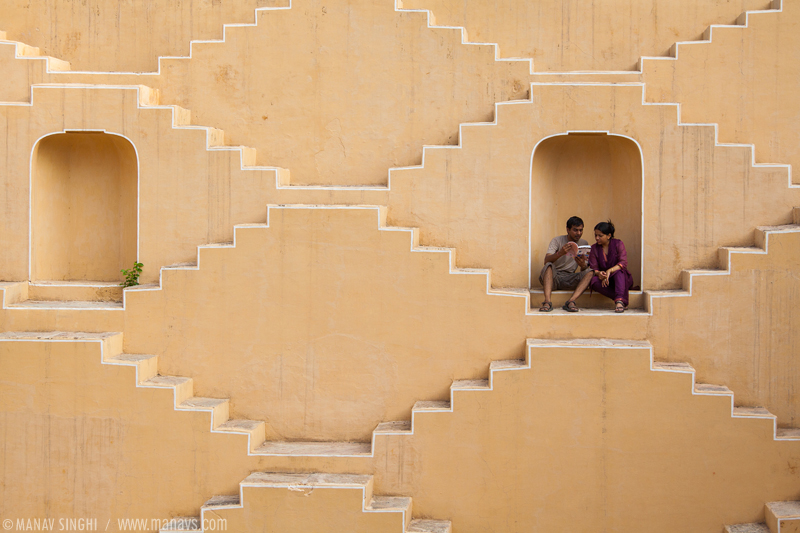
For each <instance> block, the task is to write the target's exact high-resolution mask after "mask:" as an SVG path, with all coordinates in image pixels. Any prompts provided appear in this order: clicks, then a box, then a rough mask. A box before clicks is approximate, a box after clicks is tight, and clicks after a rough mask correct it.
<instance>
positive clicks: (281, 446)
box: [254, 441, 372, 457]
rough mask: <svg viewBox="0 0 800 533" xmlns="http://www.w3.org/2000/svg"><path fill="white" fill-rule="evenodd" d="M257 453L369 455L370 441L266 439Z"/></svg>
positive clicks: (331, 455)
mask: <svg viewBox="0 0 800 533" xmlns="http://www.w3.org/2000/svg"><path fill="white" fill-rule="evenodd" d="M254 453H255V454H257V455H290V456H296V457H297V456H299V457H307V456H325V457H369V456H371V455H372V443H370V442H303V441H298V442H293V441H266V442H264V443H262V444H261V445H260V446H258V447H257V448H256V450H255V452H254Z"/></svg>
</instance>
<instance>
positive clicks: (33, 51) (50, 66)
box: [0, 31, 72, 72]
mask: <svg viewBox="0 0 800 533" xmlns="http://www.w3.org/2000/svg"><path fill="white" fill-rule="evenodd" d="M0 44H13V45H14V46H15V47H16V50H15V53H14V55H15V56H16V58H17V59H29V60H30V59H32V60H40V61H41V60H44V62H45V67H46V69H47V72H67V71H70V70H71V68H72V67H71V66H70V64H69V61H64V60H63V59H58V58H56V57H52V56H48V55H42V52H41V50H40V49H39V48H38V47H36V46H31V45H29V44H25V43H22V42H19V41H12V40H10V39H9V38H8V35H7V33H6V32H4V31H0Z"/></svg>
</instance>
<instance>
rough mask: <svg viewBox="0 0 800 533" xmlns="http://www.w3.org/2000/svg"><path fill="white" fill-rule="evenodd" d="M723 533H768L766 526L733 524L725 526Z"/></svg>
mask: <svg viewBox="0 0 800 533" xmlns="http://www.w3.org/2000/svg"><path fill="white" fill-rule="evenodd" d="M725 533H770V531H769V528H768V527H767V524H735V525H732V526H725Z"/></svg>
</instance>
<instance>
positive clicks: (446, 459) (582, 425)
mask: <svg viewBox="0 0 800 533" xmlns="http://www.w3.org/2000/svg"><path fill="white" fill-rule="evenodd" d="M530 361H531V368H530V369H525V370H517V371H503V372H495V373H494V375H493V389H494V390H492V391H479V392H476V391H464V392H456V393H455V396H454V400H453V406H454V411H453V412H452V413H448V412H443V413H426V414H422V415H418V416H417V417H416V418H415V430H414V432H415V434H414V435H413V436H398V437H395V438H396V439H397V440H401V441H402V445H400V444H398V445H397V448H396V449H397V453H399V456H398V458H397V461H398V463H397V466H395V468H397V470H395V471H394V472H387V475H388V476H389V478H388V479H376V483H377V484H378V485H381V486H394V487H397V488H396V489H395V490H398V491H403V490H407V491H409V493H413V494H414V508H415V510H416V512H418V513H420V514H422V515H429V516H451V517H452V520H453V529H454V530H459V531H491V530H496V531H534V530H537V531H539V530H541V531H563V530H565V529H568V530H569V531H586V532H590V531H598V530H607V531H641V530H647V531H664V532H672V531H720V530H722V527H723V524H731V523H739V522H748V521H757V520H759V518H761V519H763V512H764V510H763V504H762V503H760V502H762V501H770V500H771V499H773V498H776V497H779V493H780V492H782V491H783V490H785V491H788V492H789V493H790V494H792V497H791V498H792V499H794V498H795V497H796V491H797V474H796V472H795V473H792V471H794V468H793V466H794V465H796V464H797V458H796V456H795V455H794V453H795V452H794V451H793V450H794V449H795V446H796V443H795V442H775V441H773V440H772V438H773V436H772V435H773V425H772V420H764V419H742V418H731V416H730V413H731V405H730V400H729V398H728V397H719V396H717V397H709V396H695V395H692V394H691V390H692V380H691V375H690V374H676V373H670V372H653V371H651V370H650V359H649V353H648V350H646V349H619V348H607V349H602V348H574V347H572V348H570V347H557V348H545V347H542V348H535V349H533V350H532V351H531V360H530ZM386 442H387V445H389V443H390V442H391V440H390V439H387V441H386ZM773 461H774V462H773ZM734 465H735V466H734ZM787 466H789V468H788V469H787ZM766 471H771V472H772V473H773V474H777V475H776V476H775V477H774V478H772V477H770V480H769V481H765V482H764V483H763V484H762V482H761V481H760V478H761V476H763V475H764V474H765V472H766ZM761 479H763V478H761ZM445 480H446V483H447V485H448V489H447V490H440V488H439V487H440V485H439V483H442V482H445ZM779 487H783V489H780V488H779ZM756 494H758V495H759V496H757V497H755V498H752V496H749V495H756ZM700 502H702V504H700ZM623 509H624V511H623ZM567 523H568V526H567V525H566V524H567Z"/></svg>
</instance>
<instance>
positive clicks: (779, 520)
mask: <svg viewBox="0 0 800 533" xmlns="http://www.w3.org/2000/svg"><path fill="white" fill-rule="evenodd" d="M764 514H765V516H766V521H765V522H762V523H752V524H734V525H729V526H725V533H781V526H783V524H784V523H785V522H789V523H790V524H791V526H793V527H797V525H798V524H800V501H789V502H769V503H767V504H766V505H764ZM791 526H790V527H791ZM792 530H794V529H792Z"/></svg>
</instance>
